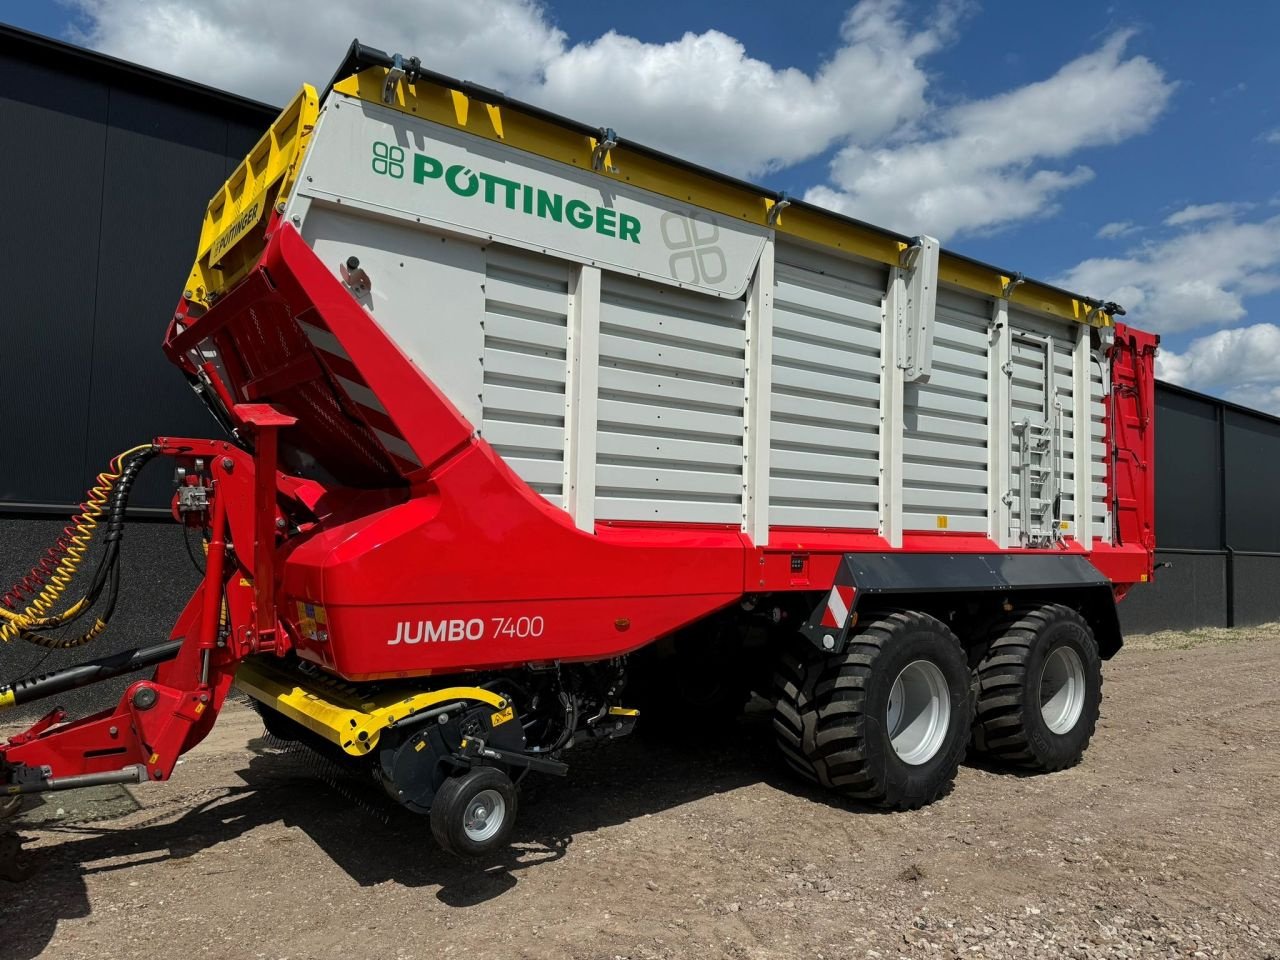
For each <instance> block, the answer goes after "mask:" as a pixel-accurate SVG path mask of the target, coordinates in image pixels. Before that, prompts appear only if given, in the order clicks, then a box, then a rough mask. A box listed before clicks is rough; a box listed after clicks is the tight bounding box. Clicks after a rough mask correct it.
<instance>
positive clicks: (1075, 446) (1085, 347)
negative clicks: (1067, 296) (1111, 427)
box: [1071, 324, 1093, 549]
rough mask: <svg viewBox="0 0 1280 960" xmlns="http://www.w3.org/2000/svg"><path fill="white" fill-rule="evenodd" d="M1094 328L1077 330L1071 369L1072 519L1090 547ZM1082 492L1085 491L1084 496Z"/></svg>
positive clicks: (1091, 530)
mask: <svg viewBox="0 0 1280 960" xmlns="http://www.w3.org/2000/svg"><path fill="white" fill-rule="evenodd" d="M1089 350H1090V329H1089V327H1087V326H1085V325H1084V324H1081V325H1080V326H1079V328H1078V329H1077V330H1076V342H1075V348H1074V352H1073V354H1072V358H1071V360H1072V370H1071V389H1072V397H1071V425H1072V449H1071V460H1072V465H1073V468H1074V469H1073V473H1074V483H1073V489H1074V488H1078V489H1074V492H1075V493H1076V494H1077V495H1076V496H1075V498H1074V500H1075V502H1074V511H1073V515H1072V518H1071V522H1072V524H1073V526H1074V532H1075V537H1076V540H1078V541H1079V542H1080V544H1081V545H1082V546H1084V547H1085V548H1086V549H1087V548H1089V547H1091V546H1092V545H1093V518H1092V516H1091V512H1092V502H1093V495H1092V489H1093V458H1092V457H1091V456H1090V455H1089V439H1090V436H1091V435H1092V429H1091V427H1092V422H1091V421H1092V417H1091V414H1090V409H1089V404H1090V399H1091V391H1090V388H1089V382H1090V380H1089V378H1090V376H1091V373H1092V371H1091V370H1090V367H1092V365H1093V364H1092V361H1091V359H1090V356H1089ZM1079 491H1084V493H1083V495H1080V492H1079Z"/></svg>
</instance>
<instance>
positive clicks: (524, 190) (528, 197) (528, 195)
mask: <svg viewBox="0 0 1280 960" xmlns="http://www.w3.org/2000/svg"><path fill="white" fill-rule="evenodd" d="M520 191H521V196H522V197H523V198H524V212H525V213H528V214H532V213H533V198H534V192H533V187H531V186H529V185H528V184H527V183H526V184H525V185H524V186H523V187H521V188H520Z"/></svg>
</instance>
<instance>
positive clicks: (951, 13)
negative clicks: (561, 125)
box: [73, 0, 963, 176]
mask: <svg viewBox="0 0 1280 960" xmlns="http://www.w3.org/2000/svg"><path fill="white" fill-rule="evenodd" d="M73 2H75V3H76V5H77V6H78V7H79V9H80V10H81V11H82V12H83V13H84V14H85V16H86V17H87V19H88V21H89V24H90V26H89V27H88V29H87V30H86V31H85V33H84V35H83V36H82V37H80V38H79V39H80V40H81V41H82V42H85V43H87V44H88V45H89V46H92V47H94V48H96V49H99V50H102V51H104V52H106V53H109V54H112V55H115V56H119V57H123V58H125V59H128V60H133V61H136V62H139V63H144V64H147V65H148V66H152V67H156V68H158V69H161V70H166V71H168V72H171V73H177V74H181V75H185V76H189V77H191V78H192V79H195V80H199V81H201V82H204V83H208V84H211V85H214V86H218V87H222V88H225V89H230V90H233V91H235V92H238V93H243V94H246V95H249V96H253V97H258V98H262V99H266V100H270V101H274V102H283V101H284V100H286V99H287V98H288V97H289V96H290V95H291V94H292V92H293V91H294V90H295V89H296V88H297V86H298V85H299V84H300V83H301V82H302V81H303V80H309V81H311V82H313V83H317V84H320V83H324V82H325V81H326V80H327V79H328V77H329V75H330V73H331V72H332V70H333V68H334V67H336V66H337V64H338V61H339V59H340V58H341V56H342V53H343V51H344V50H345V48H346V46H347V44H348V43H349V42H350V40H351V38H352V37H354V36H359V37H360V39H361V40H362V41H364V42H366V43H369V44H372V45H373V46H377V47H381V48H383V49H386V50H388V51H399V52H401V53H404V54H405V55H406V56H408V55H415V56H418V57H420V58H421V59H422V61H423V63H424V64H425V65H427V66H428V67H430V68H431V69H433V70H437V71H439V72H442V73H445V74H449V75H454V76H458V77H461V78H462V79H468V80H474V81H476V82H479V83H483V84H486V85H489V86H493V87H497V88H499V89H502V90H504V91H506V92H507V93H509V94H511V95H513V96H516V97H520V98H523V99H527V100H530V101H532V102H535V103H538V104H540V105H542V106H546V107H548V108H550V109H553V110H557V111H560V112H563V113H565V114H567V115H569V116H572V117H574V118H575V119H579V120H582V121H584V122H587V123H591V124H595V125H600V126H610V127H613V128H614V129H616V130H617V131H618V132H619V133H620V134H621V135H622V136H624V137H626V138H629V139H632V140H636V141H639V142H642V143H647V144H649V145H651V146H654V147H657V148H660V149H663V150H666V151H669V152H671V153H674V154H677V155H679V156H681V157H684V158H687V159H690V160H694V161H698V162H702V163H705V164H707V165H709V166H713V167H715V168H716V169H719V170H723V171H725V172H728V173H733V174H738V175H743V176H753V175H759V174H761V173H764V172H766V171H769V170H772V169H777V168H779V167H783V166H787V165H789V164H793V163H796V162H799V161H801V160H804V159H807V158H810V157H813V156H816V155H818V154H820V153H822V152H823V151H825V150H827V149H828V148H830V147H831V145H832V144H834V143H843V142H845V141H846V140H848V139H849V138H856V139H857V140H858V142H862V143H870V142H875V141H876V140H877V139H878V138H881V137H883V136H885V135H887V134H889V133H891V132H892V131H895V130H897V129H899V128H900V127H901V126H902V125H903V124H906V123H910V122H911V121H913V120H915V119H916V118H918V117H919V116H920V115H922V114H923V113H924V111H925V110H926V100H925V88H926V86H927V82H928V81H927V77H926V75H925V73H924V70H923V68H922V66H921V64H920V61H921V60H922V59H923V58H925V57H927V56H928V55H929V54H930V53H933V52H934V51H935V50H937V49H938V48H939V47H940V46H941V45H942V43H944V42H945V41H946V40H947V39H948V38H949V37H950V36H951V35H952V34H953V33H954V30H955V27H956V23H957V21H958V19H959V17H960V16H961V12H962V9H963V4H962V2H961V0H940V2H939V6H938V7H937V8H936V9H935V10H932V11H929V16H927V17H923V18H922V19H924V20H926V21H928V22H929V24H930V26H928V27H926V28H921V29H918V30H913V29H911V28H909V27H908V26H907V24H906V22H905V19H904V17H903V16H902V10H901V7H902V3H901V0H862V2H860V3H858V4H857V5H855V6H853V7H852V8H851V9H850V11H849V13H848V15H847V16H846V18H845V20H844V22H843V25H842V27H841V31H840V46H839V47H838V48H837V49H836V51H835V52H834V53H833V54H832V55H831V57H830V59H829V60H827V61H826V62H825V63H824V64H822V66H821V67H819V69H818V70H817V71H815V72H814V73H813V74H808V73H805V72H804V71H801V70H797V69H793V68H778V67H774V66H772V65H770V64H768V63H765V62H764V61H762V60H758V59H755V58H753V57H751V56H750V55H749V53H748V52H747V50H746V49H745V47H744V46H743V45H742V43H740V42H739V41H738V40H736V39H734V38H733V37H731V36H728V35H727V34H725V33H721V32H720V31H717V30H709V31H707V32H706V33H702V34H693V33H686V34H685V35H684V36H682V37H680V38H679V39H678V40H672V41H671V42H669V43H646V42H643V41H640V40H637V39H635V38H633V37H627V36H623V35H621V34H618V33H614V32H609V33H607V34H605V35H604V36H602V37H599V38H598V39H595V40H592V41H590V42H587V43H581V44H577V45H570V44H569V43H568V39H567V37H566V35H565V34H564V32H563V31H561V30H559V29H558V28H557V27H556V26H555V25H554V24H553V23H552V22H551V21H550V19H549V18H548V15H547V13H546V10H545V8H544V7H543V6H542V5H541V4H540V3H537V2H535V0H468V2H467V3H453V2H446V0H416V2H405V3H390V4H373V5H370V4H357V3H350V2H348V0H305V2H304V0H273V2H271V3H260V4H256V5H251V4H249V3H247V2H246V0H73Z"/></svg>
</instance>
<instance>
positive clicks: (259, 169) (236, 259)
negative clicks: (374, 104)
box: [184, 85, 320, 306]
mask: <svg viewBox="0 0 1280 960" xmlns="http://www.w3.org/2000/svg"><path fill="white" fill-rule="evenodd" d="M319 109H320V98H319V97H318V96H317V95H316V90H315V88H314V87H312V86H309V85H304V86H303V88H302V89H301V90H299V91H298V94H297V96H295V97H294V98H293V100H292V101H291V102H290V103H289V105H288V106H287V107H285V108H284V110H282V111H281V112H280V116H278V117H277V118H276V120H275V122H274V123H272V124H271V127H270V129H269V130H267V132H266V133H265V134H263V135H262V139H261V140H259V141H258V142H257V143H256V144H255V145H254V147H253V149H252V150H250V151H249V155H248V156H247V157H245V158H244V160H243V161H242V162H241V163H240V166H238V167H236V169H235V171H234V172H233V173H232V174H231V176H230V177H229V178H228V179H227V182H226V183H224V184H223V185H222V188H221V189H220V190H219V191H218V192H217V193H215V194H214V195H213V199H211V200H210V201H209V207H208V209H207V210H206V211H205V215H204V223H203V224H202V226H201V228H200V244H199V246H198V247H197V248H196V262H195V264H194V265H193V266H192V268H191V276H190V277H189V278H188V280H187V286H186V289H185V291H184V296H186V298H187V299H188V300H192V301H194V302H196V303H201V304H204V305H205V306H208V305H209V304H210V303H212V302H213V300H214V298H215V297H217V296H218V295H219V294H221V293H224V292H225V291H226V290H227V289H228V288H229V287H231V286H232V284H234V283H235V282H236V281H237V280H239V279H240V278H241V277H242V276H244V275H245V274H246V273H247V272H248V271H249V269H250V268H251V267H252V266H253V264H254V263H256V262H257V259H258V257H259V256H260V255H261V254H262V249H263V231H264V229H265V227H266V220H267V217H266V214H267V211H268V208H269V207H271V206H272V205H275V206H276V207H278V208H279V209H283V204H284V201H285V198H286V197H288V195H289V192H290V191H291V190H292V189H293V182H294V179H295V178H296V177H297V174H298V168H299V166H300V165H301V163H302V157H303V154H304V153H305V152H306V149H307V144H308V142H309V141H310V139H311V131H312V130H314V129H315V125H316V116H317V115H318V113H319ZM277 184H278V185H279V186H278V188H277ZM273 190H274V193H273V192H272V191H273Z"/></svg>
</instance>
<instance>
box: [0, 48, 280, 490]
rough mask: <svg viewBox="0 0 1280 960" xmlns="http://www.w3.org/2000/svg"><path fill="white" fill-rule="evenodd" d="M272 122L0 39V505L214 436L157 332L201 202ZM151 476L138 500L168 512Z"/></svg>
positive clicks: (188, 256)
mask: <svg viewBox="0 0 1280 960" xmlns="http://www.w3.org/2000/svg"><path fill="white" fill-rule="evenodd" d="M273 116H274V111H272V110H269V109H268V108H266V107H262V106H259V105H255V104H253V103H251V102H250V101H246V100H240V99H238V98H232V97H229V96H224V95H221V94H217V93H216V92H215V91H204V90H203V89H202V88H196V87H194V86H191V85H187V84H184V83H181V82H179V81H173V80H167V79H163V78H156V77H154V76H151V75H148V74H146V72H144V71H138V70H134V69H132V68H129V67H127V66H126V65H117V64H114V63H113V62H111V61H108V60H106V59H105V58H101V57H97V56H94V55H91V54H83V53H80V52H77V51H74V49H71V48H67V47H65V46H63V45H61V44H53V43H47V42H43V41H41V40H39V39H38V38H34V37H32V36H30V35H27V34H23V33H22V32H21V31H14V30H12V29H9V28H4V29H3V30H0V130H4V131H5V136H4V149H3V150H2V151H0V183H4V184H5V198H4V219H3V226H2V228H0V263H3V264H4V265H5V270H6V274H7V276H8V277H9V283H8V284H6V291H5V296H4V299H3V302H2V304H0V336H3V343H4V351H3V354H4V376H3V377H0V416H3V420H4V429H5V443H4V445H3V446H2V447H0V509H5V510H13V509H15V508H19V509H22V508H25V509H35V510H38V509H40V508H57V509H62V508H64V507H66V506H67V505H69V504H73V503H76V502H78V501H79V500H80V499H81V497H82V495H83V493H84V489H85V487H86V485H87V483H88V481H89V479H91V478H92V476H93V475H94V474H96V472H97V471H98V470H99V469H100V468H101V467H102V466H104V465H105V463H106V461H107V459H108V458H109V457H110V456H111V455H112V454H113V453H115V452H117V451H119V450H121V449H124V448H126V447H129V446H133V445H135V444H137V443H139V442H143V441H145V440H148V439H150V438H151V437H152V436H154V435H156V434H160V433H172V434H183V433H195V434H201V435H209V434H210V433H211V432H212V431H216V430H217V427H216V425H215V424H214V422H213V420H212V419H211V418H210V416H209V415H208V413H207V412H206V411H205V409H204V407H203V406H202V405H201V404H200V403H199V402H198V401H197V400H196V398H195V397H194V395H193V394H192V393H191V391H190V390H189V389H188V387H187V385H186V384H185V383H184V382H183V380H182V378H181V376H179V375H177V374H176V373H175V371H174V369H173V367H172V366H171V365H170V364H169V363H168V362H167V361H166V360H165V359H164V357H163V355H162V354H161V352H160V339H161V337H162V335H163V333H164V328H165V324H166V322H167V320H168V318H169V316H170V314H171V312H172V310H173V307H174V304H175V303H176V302H177V299H178V296H179V295H180V294H181V292H182V291H181V284H182V282H183V280H184V279H185V277H186V274H187V271H188V269H189V268H190V266H191V260H192V257H193V256H194V253H195V245H196V240H197V236H198V231H199V225H200V220H201V216H202V213H203V211H204V207H205V205H206V204H207V203H208V200H209V197H210V196H211V195H212V194H213V192H214V191H215V190H216V189H217V188H218V187H219V186H220V185H221V183H222V181H223V180H225V179H226V177H227V175H228V173H229V172H230V171H231V170H232V169H233V168H234V167H235V165H236V164H237V163H239V162H240V160H241V159H243V157H244V155H245V154H246V153H247V152H248V150H249V148H250V147H251V146H252V145H253V144H254V142H255V141H256V140H257V139H258V137H259V136H261V132H262V130H263V129H265V127H266V126H267V125H268V124H269V122H270V120H271V118H272V117H273ZM161 472H162V471H159V470H158V469H157V470H155V471H154V472H152V473H151V474H150V475H149V476H148V475H145V474H144V476H143V478H142V480H141V481H140V483H139V487H138V488H137V492H136V494H135V503H136V504H138V505H144V506H151V507H161V506H164V505H165V504H167V502H168V489H169V483H168V480H169V478H168V477H167V476H163V477H162V476H160V473H161Z"/></svg>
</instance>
